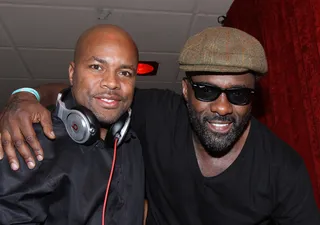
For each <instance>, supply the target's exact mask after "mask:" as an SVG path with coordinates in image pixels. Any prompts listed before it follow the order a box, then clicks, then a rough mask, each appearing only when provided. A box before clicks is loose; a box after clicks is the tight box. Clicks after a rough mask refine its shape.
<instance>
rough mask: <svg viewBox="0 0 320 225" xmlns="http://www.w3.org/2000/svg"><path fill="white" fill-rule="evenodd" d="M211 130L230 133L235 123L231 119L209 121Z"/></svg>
mask: <svg viewBox="0 0 320 225" xmlns="http://www.w3.org/2000/svg"><path fill="white" fill-rule="evenodd" d="M207 124H208V127H209V129H210V130H212V131H213V132H216V133H228V132H229V131H230V130H231V128H232V125H233V123H232V122H229V121H207Z"/></svg>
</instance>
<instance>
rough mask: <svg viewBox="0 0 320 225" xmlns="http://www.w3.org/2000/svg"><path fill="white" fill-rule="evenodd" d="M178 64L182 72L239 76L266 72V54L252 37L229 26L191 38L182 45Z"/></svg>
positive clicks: (202, 32)
mask: <svg viewBox="0 0 320 225" xmlns="http://www.w3.org/2000/svg"><path fill="white" fill-rule="evenodd" d="M179 65H180V69H181V70H185V71H206V72H217V73H228V72H230V73H241V72H246V71H253V72H254V73H255V74H256V75H260V76H261V75H264V74H265V73H266V72H267V71H268V65H267V60H266V55H265V51H264V49H263V47H262V45H261V44H260V42H259V41H258V40H257V39H256V38H254V37H253V36H251V35H249V34H247V33H245V32H243V31H241V30H238V29H235V28H230V27H209V28H207V29H205V30H203V31H201V32H200V33H198V34H196V35H194V36H192V37H190V38H189V39H188V40H187V42H186V44H185V45H184V47H183V49H182V51H181V53H180V57H179Z"/></svg>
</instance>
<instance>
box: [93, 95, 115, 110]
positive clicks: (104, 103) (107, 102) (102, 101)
mask: <svg viewBox="0 0 320 225" xmlns="http://www.w3.org/2000/svg"><path fill="white" fill-rule="evenodd" d="M95 99H96V100H97V102H98V104H99V105H100V106H101V107H102V108H105V109H115V108H118V106H119V104H120V100H116V99H115V98H104V97H95Z"/></svg>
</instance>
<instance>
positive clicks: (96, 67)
mask: <svg viewBox="0 0 320 225" xmlns="http://www.w3.org/2000/svg"><path fill="white" fill-rule="evenodd" d="M90 68H91V69H94V70H102V68H101V66H99V65H98V64H93V65H90Z"/></svg>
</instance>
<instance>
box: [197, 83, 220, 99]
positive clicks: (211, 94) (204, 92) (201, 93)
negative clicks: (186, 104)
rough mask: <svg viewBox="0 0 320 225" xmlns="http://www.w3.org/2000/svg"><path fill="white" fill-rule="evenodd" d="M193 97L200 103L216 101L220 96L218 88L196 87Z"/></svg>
mask: <svg viewBox="0 0 320 225" xmlns="http://www.w3.org/2000/svg"><path fill="white" fill-rule="evenodd" d="M194 92H195V97H196V98H197V99H199V100H200V101H204V102H211V101H214V100H216V99H217V98H218V97H219V95H220V94H221V90H220V89H219V88H215V87H210V86H205V85H202V86H198V87H195V88H194Z"/></svg>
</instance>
